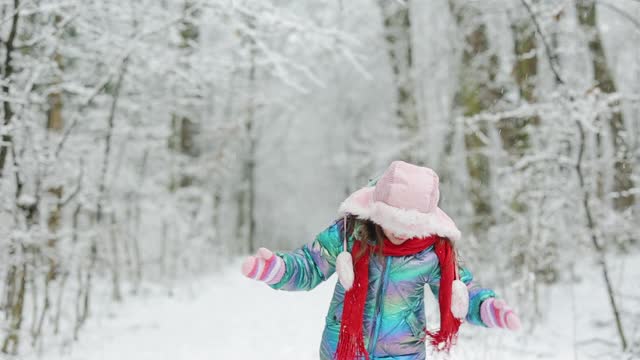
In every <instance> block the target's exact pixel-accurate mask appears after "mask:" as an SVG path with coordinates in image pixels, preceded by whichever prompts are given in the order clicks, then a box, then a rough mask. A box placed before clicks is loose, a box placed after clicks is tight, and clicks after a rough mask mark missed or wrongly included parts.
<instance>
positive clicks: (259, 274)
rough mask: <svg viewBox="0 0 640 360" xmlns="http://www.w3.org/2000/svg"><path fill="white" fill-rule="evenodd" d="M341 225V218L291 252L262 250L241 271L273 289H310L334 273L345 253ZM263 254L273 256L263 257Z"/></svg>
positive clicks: (247, 261)
mask: <svg viewBox="0 0 640 360" xmlns="http://www.w3.org/2000/svg"><path fill="white" fill-rule="evenodd" d="M342 226H343V220H342V219H340V220H337V221H335V222H334V223H333V224H331V225H330V226H329V227H328V228H326V229H325V230H324V231H322V232H321V233H320V234H318V235H317V236H316V238H315V239H314V241H312V242H311V243H309V244H305V245H303V246H302V247H300V248H298V249H296V250H294V251H291V252H282V253H280V252H279V253H277V254H275V255H274V254H272V253H271V252H270V251H268V250H267V249H260V250H259V251H258V254H256V256H250V257H248V258H247V259H246V260H245V263H244V264H243V269H242V272H243V273H244V274H245V276H247V277H250V278H253V279H256V280H262V281H265V282H267V284H269V286H271V287H272V288H274V289H280V290H289V291H297V290H311V289H313V288H315V287H316V286H318V284H320V283H321V282H323V281H324V280H327V279H328V278H329V277H330V276H331V275H332V274H333V273H334V272H335V267H336V258H337V256H338V254H340V252H341V251H342V231H343V229H342ZM350 245H351V244H349V246H350ZM265 250H266V252H268V254H267V253H266V252H265ZM261 254H262V255H271V256H272V257H267V258H264V257H262V256H261ZM278 264H279V265H278ZM265 269H266V270H265ZM269 269H271V270H269ZM276 269H277V271H276ZM265 271H266V273H265ZM270 271H271V272H274V273H270ZM267 280H268V281H267Z"/></svg>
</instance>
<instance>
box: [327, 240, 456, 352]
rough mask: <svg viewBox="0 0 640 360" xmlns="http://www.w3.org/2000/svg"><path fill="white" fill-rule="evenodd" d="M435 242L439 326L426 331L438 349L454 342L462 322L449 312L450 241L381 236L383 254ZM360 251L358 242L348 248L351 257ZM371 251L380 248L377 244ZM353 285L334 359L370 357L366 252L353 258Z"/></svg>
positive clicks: (452, 274)
mask: <svg viewBox="0 0 640 360" xmlns="http://www.w3.org/2000/svg"><path fill="white" fill-rule="evenodd" d="M432 245H435V253H436V255H437V256H438V262H439V263H440V271H441V274H440V291H439V299H438V300H439V304H440V329H439V330H438V331H436V332H427V334H428V336H429V337H430V338H431V344H433V345H434V346H435V347H436V349H438V350H449V349H450V348H451V345H452V344H453V342H454V341H455V338H456V335H457V333H458V328H459V327H460V324H461V321H460V320H458V319H456V318H455V317H454V316H453V314H452V313H451V293H452V291H451V284H452V283H453V280H455V276H456V272H455V255H454V252H453V248H452V247H451V243H450V242H449V240H447V239H445V238H441V237H438V236H436V235H432V236H429V237H424V238H413V239H409V240H407V241H405V242H404V243H402V244H400V245H395V244H393V243H392V242H391V241H389V240H388V239H386V238H385V239H384V243H383V246H382V254H383V255H385V256H407V255H413V254H416V253H419V252H420V251H423V250H425V249H426V248H428V247H430V246H432ZM359 251H360V241H356V242H355V243H354V244H353V248H352V249H351V254H352V255H353V256H354V259H355V254H358V253H359ZM374 251H379V248H378V247H377V246H376V247H375V249H374ZM354 273H355V274H354V275H355V277H354V282H353V287H352V288H351V289H350V290H349V291H347V293H346V294H345V299H344V305H343V306H344V307H343V311H342V321H341V325H340V338H339V340H338V350H337V351H336V356H335V358H336V359H337V360H353V359H358V358H361V357H364V358H365V359H367V360H369V354H368V352H367V349H365V347H364V337H363V325H362V322H363V315H364V305H365V301H366V298H367V290H368V287H369V252H366V253H365V254H363V255H362V256H361V257H360V258H359V259H357V260H356V262H355V266H354Z"/></svg>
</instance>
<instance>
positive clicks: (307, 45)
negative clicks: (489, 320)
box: [0, 0, 640, 360]
mask: <svg viewBox="0 0 640 360" xmlns="http://www.w3.org/2000/svg"><path fill="white" fill-rule="evenodd" d="M0 78H1V80H0V103H1V106H0V136H1V141H0V358H3V359H4V358H6V359H37V358H38V359H47V360H53V359H87V360H96V359H136V360H140V359H147V358H148V359H189V360H198V359H218V358H246V359H249V358H258V356H261V358H266V357H264V355H263V354H264V353H266V354H273V359H314V358H317V348H318V344H319V341H320V332H321V330H322V322H323V321H324V314H325V313H326V309H327V306H328V304H329V296H330V290H329V287H331V286H333V284H335V278H331V279H330V280H329V281H327V282H329V283H331V284H329V285H327V286H326V287H323V288H319V289H318V290H317V291H315V290H314V291H313V292H309V293H304V294H297V293H296V294H291V293H289V294H281V293H277V292H275V291H270V290H269V289H267V288H265V287H264V286H260V285H256V284H254V283H252V282H250V281H248V280H246V279H244V278H242V277H241V276H240V275H238V274H239V260H238V259H240V258H241V257H243V256H246V255H248V254H250V253H253V252H254V251H255V250H256V249H257V248H259V247H261V246H265V247H269V248H271V249H275V250H291V249H294V248H297V247H299V246H301V245H303V244H305V243H308V242H310V241H311V240H313V238H314V236H315V235H316V234H317V233H318V232H319V231H321V230H322V229H324V228H325V227H326V226H327V225H329V224H330V223H331V222H332V221H333V220H334V219H335V218H336V210H337V208H338V206H339V204H340V202H341V201H342V200H343V199H344V198H345V197H346V196H347V195H349V194H350V193H351V192H353V191H355V190H356V189H358V188H360V187H362V186H364V185H365V184H366V183H367V181H368V180H369V179H370V178H372V177H374V176H376V175H379V174H380V173H381V172H382V171H383V170H384V169H385V168H386V166H387V165H388V164H389V163H390V161H392V160H394V159H402V160H405V161H409V162H413V163H415V164H420V165H423V166H428V167H431V168H433V169H434V170H436V171H437V172H438V174H439V175H440V182H441V193H442V195H441V199H440V206H441V207H442V208H443V209H445V210H446V211H447V212H448V213H449V214H450V215H451V216H452V218H453V219H454V220H455V221H456V224H457V225H458V227H459V228H460V229H461V230H462V239H461V240H460V241H461V244H463V245H461V246H460V254H461V256H462V257H463V261H464V262H465V264H468V265H469V266H470V267H471V268H472V269H474V275H475V276H476V277H477V278H478V280H479V281H481V282H482V283H483V284H486V285H487V286H491V287H492V288H494V289H495V290H496V292H498V293H500V294H501V296H504V297H505V298H508V299H509V300H510V303H511V304H513V306H514V308H515V309H516V310H517V311H518V313H519V315H520V317H521V319H522V323H523V329H522V330H521V331H520V332H519V333H517V334H506V333H505V332H503V333H501V332H499V331H497V330H487V329H478V328H473V327H470V329H465V330H464V331H463V332H462V335H461V338H460V339H459V343H460V350H458V353H457V355H456V353H454V354H452V358H456V359H516V358H519V359H640V325H639V324H640V285H638V284H639V282H638V279H640V201H639V200H640V1H638V0H482V1H481V0H422V1H419V0H349V1H346V0H322V1H317V0H316V1H306V0H305V1H287V0H137V1H118V0H1V1H0ZM258 312H262V313H265V315H263V316H264V318H260V317H258V316H257V315H256V313H258ZM263 322H272V323H273V322H275V323H276V325H275V328H269V327H267V324H264V323H263ZM271 326H273V324H272V325H271ZM267 329H270V330H267ZM265 331H269V335H268V336H267V337H266V338H265V337H264V336H262V337H260V336H259V334H258V332H265ZM287 343H288V345H286V346H285V344H287ZM187 348H188V350H187ZM162 356H166V357H162ZM269 358H270V357H269Z"/></svg>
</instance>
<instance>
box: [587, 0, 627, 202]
mask: <svg viewBox="0 0 640 360" xmlns="http://www.w3.org/2000/svg"><path fill="white" fill-rule="evenodd" d="M576 9H577V11H578V21H579V23H580V25H581V26H582V27H583V29H584V32H585V34H587V39H588V43H589V51H590V52H591V59H592V64H593V77H594V80H595V82H596V87H598V88H600V90H602V91H603V92H605V93H609V94H610V93H615V92H616V85H615V81H614V79H613V75H612V74H611V71H610V69H609V66H608V64H607V57H606V55H605V53H604V47H603V45H602V38H601V36H600V31H599V30H598V26H597V6H596V1H595V0H576ZM608 121H609V130H610V131H611V138H612V142H613V144H612V145H613V153H614V166H613V167H614V176H613V180H614V184H613V191H614V194H615V196H614V201H613V203H614V206H615V208H616V209H618V210H624V209H627V208H629V207H630V206H632V205H633V204H634V203H635V196H634V195H633V192H632V191H631V190H632V189H633V187H634V183H633V179H632V175H633V159H632V155H631V151H630V149H629V146H628V142H627V140H626V129H625V124H624V118H623V115H622V112H621V110H620V109H615V110H614V111H613V113H612V114H611V115H610V118H609V119H608Z"/></svg>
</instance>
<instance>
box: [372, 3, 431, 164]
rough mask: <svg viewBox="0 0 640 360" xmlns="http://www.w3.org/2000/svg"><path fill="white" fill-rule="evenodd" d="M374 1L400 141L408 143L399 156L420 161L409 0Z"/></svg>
mask: <svg viewBox="0 0 640 360" xmlns="http://www.w3.org/2000/svg"><path fill="white" fill-rule="evenodd" d="M378 3H379V5H380V9H381V12H382V20H383V27H384V38H385V41H386V43H387V53H388V55H389V62H390V64H391V70H392V74H393V82H394V86H395V98H396V103H395V115H396V121H397V126H398V129H399V130H400V134H401V136H402V139H401V141H403V142H405V141H406V142H409V143H410V147H409V148H408V149H406V150H404V151H403V152H402V153H401V154H399V156H400V157H401V158H402V159H405V160H407V161H409V162H413V163H420V162H421V161H423V160H424V159H420V156H419V155H418V154H417V148H418V144H417V141H418V139H417V136H418V135H419V128H420V123H419V118H418V109H417V102H416V91H415V85H414V68H413V45H412V36H411V6H410V4H411V2H410V1H407V2H406V3H405V4H402V3H401V2H399V1H386V0H381V1H379V2H378Z"/></svg>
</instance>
